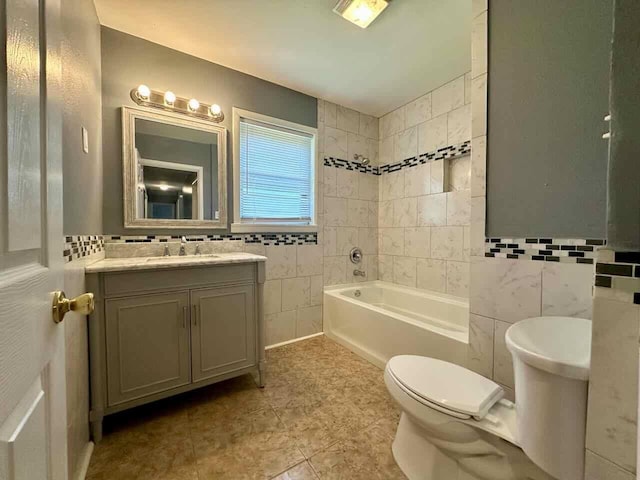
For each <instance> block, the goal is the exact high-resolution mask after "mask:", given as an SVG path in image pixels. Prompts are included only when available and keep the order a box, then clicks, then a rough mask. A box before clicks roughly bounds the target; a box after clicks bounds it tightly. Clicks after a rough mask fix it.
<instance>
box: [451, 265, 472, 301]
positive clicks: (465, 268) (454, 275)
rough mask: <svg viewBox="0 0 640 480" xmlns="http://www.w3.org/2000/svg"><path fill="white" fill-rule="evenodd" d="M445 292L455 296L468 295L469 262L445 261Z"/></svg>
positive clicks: (466, 296) (465, 296)
mask: <svg viewBox="0 0 640 480" xmlns="http://www.w3.org/2000/svg"><path fill="white" fill-rule="evenodd" d="M447 293H449V294H451V295H455V296H457V297H464V298H468V297H469V263H467V262H453V261H448V262H447Z"/></svg>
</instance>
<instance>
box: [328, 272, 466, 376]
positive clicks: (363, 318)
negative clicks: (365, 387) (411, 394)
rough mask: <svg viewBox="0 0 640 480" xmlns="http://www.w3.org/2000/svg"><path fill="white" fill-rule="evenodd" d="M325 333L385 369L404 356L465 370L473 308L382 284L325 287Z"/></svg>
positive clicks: (446, 297) (433, 294)
mask: <svg viewBox="0 0 640 480" xmlns="http://www.w3.org/2000/svg"><path fill="white" fill-rule="evenodd" d="M358 292H359V294H358ZM324 333H325V335H327V336H328V337H329V338H331V339H333V340H335V341H337V342H338V343H340V344H342V345H344V346H345V347H347V348H349V349H351V350H352V351H354V352H355V353H357V354H358V355H360V356H362V357H364V358H366V359H367V360H369V361H371V362H373V363H374V364H376V365H378V366H379V367H381V368H384V366H385V364H386V363H387V360H389V359H390V358H391V357H393V356H394V355H400V354H414V355H424V356H427V357H434V358H439V359H441V360H446V361H448V362H453V363H457V364H459V365H464V364H465V362H466V354H467V345H468V338H469V303H468V301H467V299H464V298H460V297H454V296H452V295H447V294H443V293H437V292H429V291H424V290H417V289H415V288H409V287H402V286H398V285H394V284H392V283H387V282H380V281H375V282H365V283H358V284H351V285H340V286H336V287H326V288H325V290H324Z"/></svg>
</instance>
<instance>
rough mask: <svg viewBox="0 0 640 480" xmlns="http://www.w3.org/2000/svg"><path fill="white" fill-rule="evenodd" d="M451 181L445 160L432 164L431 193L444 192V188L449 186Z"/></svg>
mask: <svg viewBox="0 0 640 480" xmlns="http://www.w3.org/2000/svg"><path fill="white" fill-rule="evenodd" d="M448 182H449V179H448V177H447V169H446V168H445V161H444V160H437V161H435V162H431V193H442V192H444V186H445V185H447V183H448Z"/></svg>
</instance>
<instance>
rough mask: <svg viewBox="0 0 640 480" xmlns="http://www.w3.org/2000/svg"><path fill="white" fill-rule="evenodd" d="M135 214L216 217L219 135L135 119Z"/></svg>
mask: <svg viewBox="0 0 640 480" xmlns="http://www.w3.org/2000/svg"><path fill="white" fill-rule="evenodd" d="M135 156H136V159H135V160H136V176H137V179H136V185H137V189H136V218H137V219H163V220H217V219H219V216H220V212H219V205H218V201H219V200H218V199H219V195H218V134H217V133H213V132H207V131H203V130H196V129H192V128H187V127H180V126H176V125H170V124H166V123H161V122H156V121H152V120H147V119H141V118H136V119H135Z"/></svg>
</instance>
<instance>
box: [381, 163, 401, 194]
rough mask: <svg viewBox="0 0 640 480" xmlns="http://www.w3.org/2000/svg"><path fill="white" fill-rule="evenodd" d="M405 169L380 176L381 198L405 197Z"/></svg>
mask: <svg viewBox="0 0 640 480" xmlns="http://www.w3.org/2000/svg"><path fill="white" fill-rule="evenodd" d="M405 170H406V169H405ZM405 170H400V171H399V172H393V173H389V174H387V175H381V176H380V200H395V199H398V198H403V197H404V174H405Z"/></svg>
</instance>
